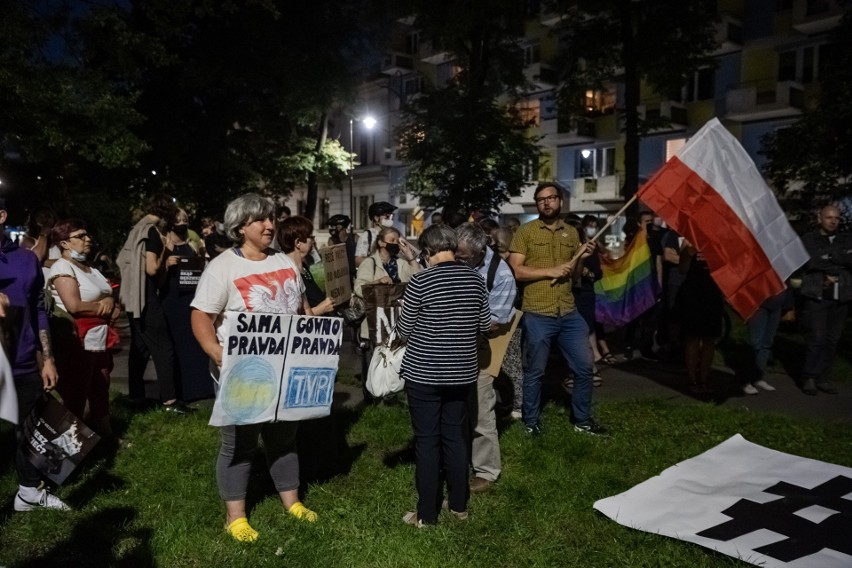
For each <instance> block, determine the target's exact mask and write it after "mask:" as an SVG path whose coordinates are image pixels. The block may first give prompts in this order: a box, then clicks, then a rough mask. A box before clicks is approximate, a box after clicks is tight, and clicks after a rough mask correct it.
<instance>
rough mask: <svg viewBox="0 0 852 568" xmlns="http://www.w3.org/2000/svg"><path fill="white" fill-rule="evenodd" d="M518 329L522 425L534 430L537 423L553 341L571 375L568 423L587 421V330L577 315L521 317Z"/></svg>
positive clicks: (589, 364)
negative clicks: (521, 334)
mask: <svg viewBox="0 0 852 568" xmlns="http://www.w3.org/2000/svg"><path fill="white" fill-rule="evenodd" d="M521 325H523V329H524V354H523V355H524V401H523V420H524V424H526V425H527V426H535V425H536V424H538V423H539V418H540V415H541V381H542V378H543V377H544V371H545V368H546V367H547V360H548V358H549V356H550V344H551V342H552V341H553V340H556V342H557V345H558V346H559V350H560V351H561V352H562V355H563V356H564V357H565V360H566V361H567V362H568V366H569V367H571V370H572V371H574V390H573V392H572V394H571V420H572V421H573V422H574V423H578V422H585V421H587V420H590V419H591V418H592V390H593V389H594V387H593V386H592V375H593V374H594V361H593V358H592V347H591V345H590V344H589V327H588V326H587V325H586V322H585V321H584V320H583V318H582V317H581V316H580V313H579V312H578V311H577V310H574V311H573V312H570V313H567V314H565V315H562V316H559V317H551V316H543V315H538V314H533V313H525V314H524V317H523V319H522V320H521Z"/></svg>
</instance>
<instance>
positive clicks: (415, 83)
mask: <svg viewBox="0 0 852 568" xmlns="http://www.w3.org/2000/svg"><path fill="white" fill-rule="evenodd" d="M421 86H422V80H421V78H420V77H419V76H416V77H409V78H408V79H405V80H404V81H403V83H402V94H403V95H405V96H406V97H410V96H411V95H416V94H417V93H419V92H420V89H421Z"/></svg>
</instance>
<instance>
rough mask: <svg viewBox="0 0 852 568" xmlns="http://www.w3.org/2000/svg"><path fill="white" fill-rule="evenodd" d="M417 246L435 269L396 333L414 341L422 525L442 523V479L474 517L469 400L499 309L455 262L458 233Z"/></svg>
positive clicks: (424, 275) (409, 377)
mask: <svg viewBox="0 0 852 568" xmlns="http://www.w3.org/2000/svg"><path fill="white" fill-rule="evenodd" d="M417 244H418V245H419V246H420V249H421V250H422V251H423V252H422V253H421V254H423V256H424V257H425V258H426V262H427V264H428V265H429V268H427V269H426V270H424V271H423V272H420V273H418V274H415V275H414V276H413V277H412V279H411V282H410V283H409V285H408V287H407V288H406V290H405V296H403V300H404V302H403V306H402V315H401V316H400V318H399V321H398V322H397V325H396V331H397V334H398V335H399V337H401V338H402V339H403V340H405V342H406V351H405V356H404V357H403V359H402V367H401V372H400V376H401V377H402V378H403V379H404V380H405V393H406V395H407V397H408V410H409V414H410V415H411V426H412V429H413V430H414V449H415V453H416V460H415V468H416V469H415V485H416V487H417V511H411V512H409V513H408V514H406V515H405V516H404V517H403V522H405V523H407V524H410V525H415V526H417V527H422V526H424V525H430V524H435V523H437V522H438V513H439V511H440V507H441V494H442V489H441V479H442V477H443V479H446V482H447V503H448V506H449V509H450V512H451V513H452V514H453V515H455V516H456V518H458V519H461V520H464V519H466V518H467V500H468V497H469V485H468V466H469V465H470V450H471V448H470V425H469V423H468V413H467V405H468V400H469V398H470V390H471V387H472V386H473V385H474V384H475V383H476V379H477V377H478V376H479V359H478V350H477V345H478V340H479V336H480V334H485V333H488V331H489V330H490V329H491V309H490V308H489V307H488V292H487V291H486V287H485V281H484V280H483V279H482V277H481V276H480V275H479V273H477V272H476V271H475V270H473V269H472V268H470V267H468V266H467V265H465V264H462V263H460V262H456V260H455V252H456V248H457V246H458V241H457V239H456V233H455V231H453V230H452V229H450V228H449V227H448V226H447V225H432V226H431V227H428V228H427V229H426V230H425V231H423V234H421V235H420V238H419V239H418V241H417ZM362 266H363V264H362ZM442 472H443V476H442Z"/></svg>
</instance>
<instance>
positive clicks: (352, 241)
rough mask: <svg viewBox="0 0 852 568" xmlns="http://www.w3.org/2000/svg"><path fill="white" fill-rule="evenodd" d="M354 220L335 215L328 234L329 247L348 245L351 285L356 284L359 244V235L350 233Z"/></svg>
mask: <svg viewBox="0 0 852 568" xmlns="http://www.w3.org/2000/svg"><path fill="white" fill-rule="evenodd" d="M351 223H352V220H351V219H350V218H349V217H347V216H346V215H334V216H333V217H331V218H330V219H329V220H328V232H329V234H330V235H331V239H329V245H340V244H343V243H346V259H347V260H348V261H349V284H350V285H351V284H353V283H354V282H355V273H356V272H357V271H358V268H357V267H356V266H355V247H356V245H357V244H358V235H356V234H354V233H350V232H349V225H350V224H351Z"/></svg>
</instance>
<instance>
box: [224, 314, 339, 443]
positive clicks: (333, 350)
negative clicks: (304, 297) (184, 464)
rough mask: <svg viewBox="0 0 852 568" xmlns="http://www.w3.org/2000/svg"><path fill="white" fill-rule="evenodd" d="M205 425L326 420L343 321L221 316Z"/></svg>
mask: <svg viewBox="0 0 852 568" xmlns="http://www.w3.org/2000/svg"><path fill="white" fill-rule="evenodd" d="M220 332H223V333H224V337H225V346H224V349H223V352H222V369H221V372H220V374H219V392H218V394H217V396H216V402H215V403H214V405H213V414H212V415H211V417H210V425H211V426H227V425H231V424H258V423H262V422H280V421H295V420H308V419H311V418H321V417H323V416H328V414H329V413H330V412H331V401H332V396H333V394H334V377H335V375H336V374H337V364H338V361H339V359H340V346H341V342H342V339H343V320H342V319H340V318H326V317H313V316H299V315H284V314H268V313H258V312H226V313H225V318H224V320H223V322H222V329H220Z"/></svg>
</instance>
